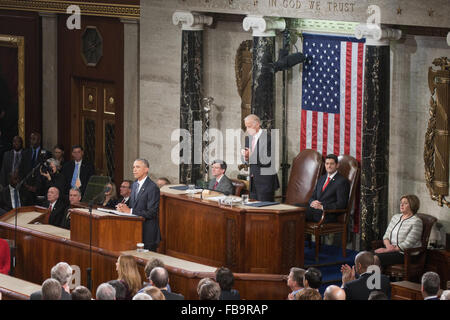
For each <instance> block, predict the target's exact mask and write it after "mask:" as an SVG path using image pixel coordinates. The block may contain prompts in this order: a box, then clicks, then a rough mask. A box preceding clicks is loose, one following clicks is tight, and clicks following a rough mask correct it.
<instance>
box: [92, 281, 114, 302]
mask: <svg viewBox="0 0 450 320" xmlns="http://www.w3.org/2000/svg"><path fill="white" fill-rule="evenodd" d="M95 298H96V299H97V300H116V289H114V287H113V286H112V285H110V284H109V283H106V282H105V283H102V284H101V285H99V286H98V288H97V292H96V294H95Z"/></svg>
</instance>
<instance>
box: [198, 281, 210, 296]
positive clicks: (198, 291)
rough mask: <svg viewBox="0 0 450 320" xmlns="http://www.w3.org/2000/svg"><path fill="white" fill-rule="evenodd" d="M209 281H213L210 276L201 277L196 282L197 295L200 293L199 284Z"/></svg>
mask: <svg viewBox="0 0 450 320" xmlns="http://www.w3.org/2000/svg"><path fill="white" fill-rule="evenodd" d="M209 281H214V280H213V279H211V278H201V279H200V281H199V282H198V284H197V294H198V295H200V288H201V286H202V285H204V284H205V283H206V282H209Z"/></svg>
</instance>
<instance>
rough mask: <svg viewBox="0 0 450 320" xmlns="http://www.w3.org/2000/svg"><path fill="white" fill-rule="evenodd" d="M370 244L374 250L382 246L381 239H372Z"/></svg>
mask: <svg viewBox="0 0 450 320" xmlns="http://www.w3.org/2000/svg"><path fill="white" fill-rule="evenodd" d="M371 246H372V250H375V249H378V248H383V247H384V243H383V240H374V241H372V242H371Z"/></svg>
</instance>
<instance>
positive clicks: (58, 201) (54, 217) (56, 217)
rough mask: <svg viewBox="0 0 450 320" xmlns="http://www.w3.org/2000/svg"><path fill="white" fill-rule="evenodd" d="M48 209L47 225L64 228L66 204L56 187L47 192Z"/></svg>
mask: <svg viewBox="0 0 450 320" xmlns="http://www.w3.org/2000/svg"><path fill="white" fill-rule="evenodd" d="M47 202H48V209H49V210H50V216H49V218H48V223H49V224H52V225H54V226H56V227H61V228H63V227H64V223H65V221H64V220H65V218H66V209H67V203H66V202H65V201H64V200H63V198H62V197H60V196H59V190H58V188H56V187H50V188H49V189H48V191H47Z"/></svg>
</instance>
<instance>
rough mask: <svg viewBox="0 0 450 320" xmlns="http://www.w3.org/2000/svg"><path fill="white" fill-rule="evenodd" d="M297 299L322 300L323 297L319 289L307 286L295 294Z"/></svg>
mask: <svg viewBox="0 0 450 320" xmlns="http://www.w3.org/2000/svg"><path fill="white" fill-rule="evenodd" d="M306 272H308V271H306ZM295 300H322V297H321V296H320V293H319V291H317V290H315V289H313V288H305V289H303V290H300V291H299V292H297V293H296V294H295Z"/></svg>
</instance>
